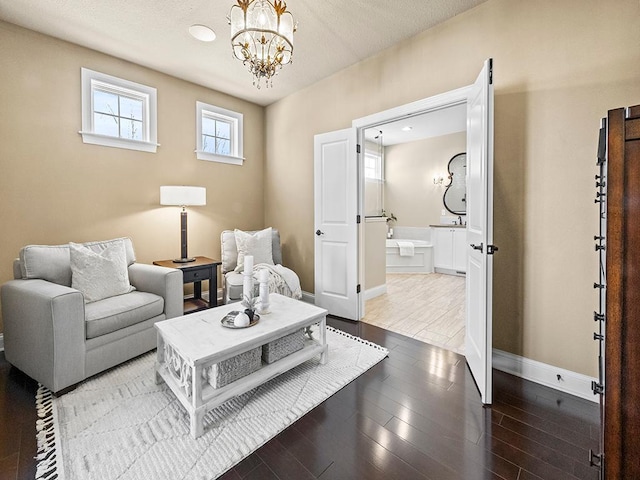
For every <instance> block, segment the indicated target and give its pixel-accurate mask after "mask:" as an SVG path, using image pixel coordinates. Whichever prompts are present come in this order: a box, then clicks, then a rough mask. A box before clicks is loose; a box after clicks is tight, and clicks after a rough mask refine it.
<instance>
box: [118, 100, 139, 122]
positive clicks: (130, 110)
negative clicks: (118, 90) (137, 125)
mask: <svg viewBox="0 0 640 480" xmlns="http://www.w3.org/2000/svg"><path fill="white" fill-rule="evenodd" d="M120 116H121V117H125V118H130V119H132V120H140V121H142V100H138V99H135V98H129V97H122V96H121V97H120Z"/></svg>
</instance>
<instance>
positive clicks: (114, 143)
mask: <svg viewBox="0 0 640 480" xmlns="http://www.w3.org/2000/svg"><path fill="white" fill-rule="evenodd" d="M81 78H82V130H81V131H80V132H78V133H80V135H82V141H83V142H84V143H89V144H92V145H102V146H105V147H116V148H126V149H129V150H138V151H141V152H151V153H155V152H156V150H157V148H158V147H159V146H160V144H159V143H157V142H158V99H157V96H158V93H157V90H156V89H155V88H153V87H148V86H146V85H141V84H139V83H135V82H131V81H129V80H124V79H122V78H118V77H113V76H111V75H107V74H106V73H100V72H96V71H93V70H89V69H88V68H81ZM94 84H107V85H109V86H113V87H115V89H116V90H126V91H130V92H133V93H135V94H136V95H137V96H140V97H144V98H145V100H146V101H145V107H144V112H143V115H144V117H145V119H144V122H143V124H144V126H145V137H146V140H132V139H130V138H120V137H111V136H109V135H101V134H98V133H94V130H93V95H92V90H93V86H94Z"/></svg>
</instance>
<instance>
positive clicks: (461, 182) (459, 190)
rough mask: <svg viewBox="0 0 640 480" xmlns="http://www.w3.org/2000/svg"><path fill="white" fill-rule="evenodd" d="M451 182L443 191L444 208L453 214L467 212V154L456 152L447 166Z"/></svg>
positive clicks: (464, 213)
mask: <svg viewBox="0 0 640 480" xmlns="http://www.w3.org/2000/svg"><path fill="white" fill-rule="evenodd" d="M447 170H448V171H449V178H450V179H451V182H450V183H449V185H447V189H446V190H445V191H444V196H443V198H442V201H443V203H444V208H446V209H447V210H448V211H449V212H451V213H453V214H454V215H466V213H467V154H466V153H458V154H457V155H454V156H453V157H452V158H451V160H449V165H448V166H447Z"/></svg>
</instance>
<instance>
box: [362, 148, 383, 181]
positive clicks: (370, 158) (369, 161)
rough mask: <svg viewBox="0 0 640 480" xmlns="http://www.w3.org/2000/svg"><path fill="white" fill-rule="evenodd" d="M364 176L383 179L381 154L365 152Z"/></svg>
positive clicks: (371, 178)
mask: <svg viewBox="0 0 640 480" xmlns="http://www.w3.org/2000/svg"><path fill="white" fill-rule="evenodd" d="M364 178H366V179H370V180H380V181H382V157H381V156H380V155H379V154H374V153H370V152H365V154H364Z"/></svg>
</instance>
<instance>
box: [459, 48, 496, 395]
mask: <svg viewBox="0 0 640 480" xmlns="http://www.w3.org/2000/svg"><path fill="white" fill-rule="evenodd" d="M467 242H468V244H469V246H468V247H467V248H468V253H469V255H468V258H467V278H466V287H467V301H466V335H465V356H466V358H467V363H468V365H469V369H470V370H471V373H472V375H473V377H474V380H475V382H476V385H477V386H478V390H479V391H480V396H481V399H482V403H484V404H490V403H491V402H492V378H491V375H492V372H491V367H492V362H491V356H492V346H493V345H492V330H493V329H492V290H493V255H492V252H489V249H490V248H493V85H492V59H488V60H486V61H485V64H484V67H483V68H482V71H481V72H480V75H479V76H478V78H477V80H476V82H475V83H474V84H473V86H472V88H471V91H470V93H469V98H468V101H467Z"/></svg>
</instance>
